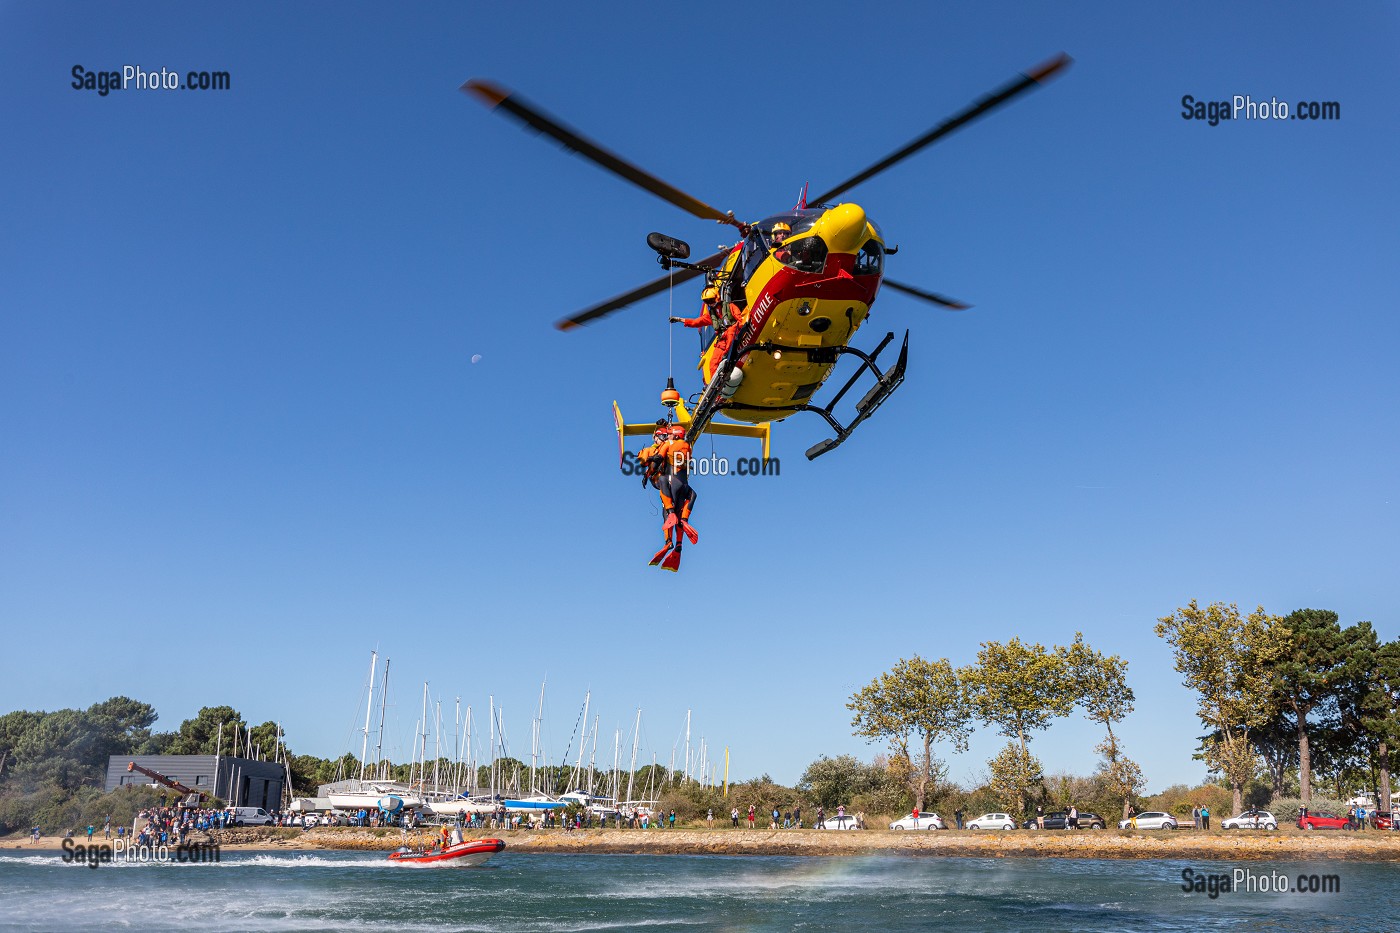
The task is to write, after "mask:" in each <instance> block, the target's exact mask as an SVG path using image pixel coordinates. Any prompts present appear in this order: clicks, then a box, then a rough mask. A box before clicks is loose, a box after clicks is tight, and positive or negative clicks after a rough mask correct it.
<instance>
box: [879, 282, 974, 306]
mask: <svg viewBox="0 0 1400 933" xmlns="http://www.w3.org/2000/svg"><path fill="white" fill-rule="evenodd" d="M883 284H884V286H885V287H886V288H892V289H894V290H895V291H897V292H903V293H904V294H906V295H913V296H914V297H915V298H921V299H923V300H924V301H931V302H933V303H934V304H936V305H942V306H943V307H945V308H947V309H948V310H949V311H966V310H967V309H968V308H970V307H972V305H969V304H964V303H963V302H961V301H958V300H957V299H956V298H947V297H944V296H943V295H940V294H938V293H937V292H930V291H925V290H924V289H922V288H915V287H914V286H912V285H905V284H904V283H903V282H896V281H895V280H894V279H885V280H884V281H883Z"/></svg>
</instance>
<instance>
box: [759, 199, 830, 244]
mask: <svg viewBox="0 0 1400 933" xmlns="http://www.w3.org/2000/svg"><path fill="white" fill-rule="evenodd" d="M825 213H826V211H825V210H822V209H821V208H815V207H811V208H807V209H806V210H801V211H788V212H787V213H786V214H774V215H773V216H772V217H765V218H763V219H762V220H760V221H759V222H758V223H756V224H754V226H755V227H757V228H758V229H759V231H760V232H761V233H762V234H763V238H764V239H766V240H769V241H771V240H772V238H773V228H774V227H775V226H776V225H778V224H780V223H783V224H787V225H788V227H790V228H791V229H790V230H789V232H788V236H797V234H799V233H806V232H807V231H808V230H811V229H812V225H813V224H815V223H816V222H817V220H818V219H820V218H821V216H822V214H825Z"/></svg>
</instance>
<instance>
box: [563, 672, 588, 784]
mask: <svg viewBox="0 0 1400 933" xmlns="http://www.w3.org/2000/svg"><path fill="white" fill-rule="evenodd" d="M592 696H593V692H592V691H591V690H590V691H587V692H585V693H584V695H583V728H584V732H585V733H586V732H587V731H588V700H589V698H591V697H592ZM587 738H588V736H587V735H586V734H585V735H581V736H579V741H578V758H577V759H576V760H575V761H574V773H573V775H572V776H571V778H570V783H571V784H573V785H574V787H570V788H567V789H568V790H576V789H577V787H578V773H579V771H581V770H583V745H584V742H585V741H587Z"/></svg>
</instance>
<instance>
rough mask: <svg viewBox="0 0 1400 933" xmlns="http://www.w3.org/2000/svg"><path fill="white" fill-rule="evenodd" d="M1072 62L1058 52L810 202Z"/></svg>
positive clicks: (869, 173) (875, 171)
mask: <svg viewBox="0 0 1400 933" xmlns="http://www.w3.org/2000/svg"><path fill="white" fill-rule="evenodd" d="M1071 61H1073V59H1072V58H1070V57H1069V56H1068V55H1066V54H1065V53H1064V52H1061V53H1060V54H1059V55H1056V56H1055V57H1054V58H1052V59H1050V60H1049V61H1048V62H1046V63H1044V64H1043V65H1040V66H1039V67H1037V68H1032V69H1031V70H1030V71H1029V72H1027V73H1025V74H1023V75H1021V76H1020V77H1019V78H1017V79H1015V80H1014V81H1011V82H1009V83H1007V84H1006V85H1004V86H1002V87H1001V88H999V89H998V90H995V91H993V92H992V93H991V94H989V95H987V96H986V97H984V98H982V99H981V100H979V101H977V102H976V103H975V104H973V105H972V106H970V107H968V108H967V109H966V110H963V111H962V112H961V113H958V114H956V115H955V116H952V117H949V118H948V119H947V120H945V121H943V122H942V123H940V124H939V125H938V126H935V127H934V128H933V129H931V130H929V131H928V132H927V133H925V134H924V135H922V136H920V137H919V138H918V139H916V140H914V141H913V142H912V143H910V144H909V145H907V146H905V147H904V148H903V149H901V150H899V151H898V152H896V153H894V154H892V155H890V156H887V157H886V158H884V159H881V160H880V161H879V162H876V163H875V164H874V165H872V166H870V168H868V169H866V170H865V171H863V172H860V173H858V174H856V175H852V176H851V177H850V178H848V179H846V180H845V181H843V182H841V184H839V185H837V186H836V187H835V188H832V189H831V190H830V191H826V192H823V193H822V194H820V195H818V196H817V197H815V198H811V199H809V200H808V203H809V204H820V203H822V202H823V201H830V200H831V199H832V198H834V197H836V196H837V195H840V194H844V193H846V192H847V191H849V190H850V189H852V188H854V187H855V186H856V185H858V184H860V183H861V182H863V181H865V180H866V179H868V178H871V177H873V176H875V175H878V174H879V173H881V172H883V171H884V170H885V169H887V168H889V167H890V166H892V165H894V164H895V163H897V162H901V161H903V160H904V159H907V158H909V156H911V155H913V154H914V153H916V152H918V151H919V150H920V149H923V148H924V147H925V146H928V145H931V144H933V143H934V142H936V141H938V140H939V139H941V138H942V137H944V136H947V135H948V134H949V133H951V132H953V130H955V129H957V128H958V127H960V126H962V125H964V124H966V123H971V122H972V121H973V120H975V119H977V118H978V117H980V116H982V115H983V114H984V113H990V112H991V111H993V110H995V109H996V108H997V107H1000V106H1001V105H1002V104H1004V103H1006V102H1007V101H1009V100H1012V99H1013V98H1015V97H1017V96H1018V95H1020V94H1022V93H1023V92H1025V91H1026V90H1028V89H1030V88H1032V87H1035V86H1036V85H1038V84H1044V83H1045V81H1046V80H1047V79H1048V78H1049V77H1050V76H1051V75H1053V74H1055V73H1056V72H1057V71H1060V70H1061V69H1063V68H1064V67H1065V66H1067V65H1068V64H1069V63H1070V62H1071Z"/></svg>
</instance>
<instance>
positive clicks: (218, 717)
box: [165, 706, 248, 755]
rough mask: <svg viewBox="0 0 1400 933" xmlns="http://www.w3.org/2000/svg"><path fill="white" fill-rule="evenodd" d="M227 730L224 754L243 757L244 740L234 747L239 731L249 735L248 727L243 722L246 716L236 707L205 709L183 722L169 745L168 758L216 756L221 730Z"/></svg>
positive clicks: (225, 731) (167, 749)
mask: <svg viewBox="0 0 1400 933" xmlns="http://www.w3.org/2000/svg"><path fill="white" fill-rule="evenodd" d="M220 726H222V727H223V741H224V751H223V754H225V755H228V754H233V755H242V754H243V752H244V747H243V743H242V741H240V742H239V745H238V747H237V748H234V747H233V738H234V730H235V728H236V729H237V730H238V733H239V734H240V735H243V736H246V734H247V731H248V725H247V723H245V722H244V721H243V717H242V716H241V715H239V713H238V711H237V710H235V709H234V708H233V707H232V706H205V707H203V708H202V709H200V711H199V712H198V713H196V714H195V716H194V718H193V719H186V720H185V721H184V722H182V723H180V730H179V731H178V732H176V733H175V734H174V735H173V736H172V737H171V740H170V743H169V745H167V746H166V752H165V753H166V754H167V755H213V754H216V753H218V751H219V750H218V748H217V747H216V746H217V745H218V739H219V734H220V729H219V727H220Z"/></svg>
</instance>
